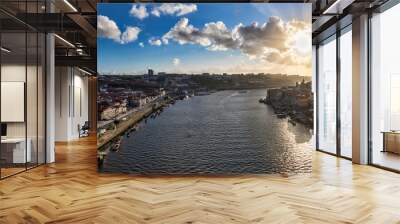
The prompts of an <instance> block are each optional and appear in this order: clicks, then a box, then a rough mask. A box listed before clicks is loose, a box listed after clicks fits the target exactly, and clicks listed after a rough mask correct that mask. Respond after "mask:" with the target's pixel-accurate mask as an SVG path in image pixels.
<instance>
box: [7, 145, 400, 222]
mask: <svg viewBox="0 0 400 224" xmlns="http://www.w3.org/2000/svg"><path fill="white" fill-rule="evenodd" d="M313 160H314V161H313V173H312V174H309V175H295V176H289V177H287V176H280V175H258V176H238V177H196V176H193V177H134V176H128V175H114V174H112V175H109V174H98V173H97V171H96V169H97V167H96V143H95V139H94V138H89V139H86V140H82V141H79V142H73V143H70V144H57V162H56V163H55V164H50V165H46V166H42V167H39V168H36V169H34V170H30V171H28V172H26V173H22V174H19V175H17V176H14V177H10V178H8V179H5V180H2V181H0V223H11V224H14V223H118V224H122V223H167V224H179V223H186V224H189V223H213V224H220V223H371V224H377V223H378V224H379V223H383V224H386V223H400V175H399V174H395V173H391V172H387V171H384V170H380V169H377V168H374V167H370V166H359V165H352V164H351V162H350V161H347V160H343V159H338V158H335V157H333V156H330V155H326V154H323V153H319V152H315V153H314V159H313Z"/></svg>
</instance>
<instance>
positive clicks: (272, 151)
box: [97, 3, 314, 175]
mask: <svg viewBox="0 0 400 224" xmlns="http://www.w3.org/2000/svg"><path fill="white" fill-rule="evenodd" d="M97 35H98V38H97V46H98V51H97V54H98V55H97V58H98V70H99V73H100V76H99V77H98V99H97V101H98V102H97V103H98V120H99V121H98V168H99V171H100V172H118V173H130V174H140V175H142V174H144V175H163V174H165V175H169V174H174V175H192V174H215V175H231V174H253V173H254V174H256V173H282V174H283V173H285V174H290V173H307V172H310V171H311V154H312V145H311V142H312V141H311V138H312V133H313V117H314V110H313V108H314V106H313V99H314V95H313V86H312V82H311V73H312V71H311V57H312V55H311V5H310V4H272V3H271V4H269V3H207V4H206V3H201V4H193V3H185V4H184V3H163V4H155V3H148V4H128V3H126V4H125V3H123V4H110V3H103V4H98V19H97Z"/></svg>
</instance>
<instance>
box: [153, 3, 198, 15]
mask: <svg viewBox="0 0 400 224" xmlns="http://www.w3.org/2000/svg"><path fill="white" fill-rule="evenodd" d="M195 11H197V5H196V4H183V3H163V4H161V5H160V6H158V7H155V8H154V9H153V10H152V11H151V14H152V15H154V16H157V17H159V16H160V15H161V14H164V15H176V16H183V15H186V14H189V13H192V12H195Z"/></svg>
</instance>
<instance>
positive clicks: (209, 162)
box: [100, 90, 312, 175]
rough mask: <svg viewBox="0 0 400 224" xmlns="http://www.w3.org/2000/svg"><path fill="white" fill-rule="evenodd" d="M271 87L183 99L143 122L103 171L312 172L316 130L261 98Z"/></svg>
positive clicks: (184, 173)
mask: <svg viewBox="0 0 400 224" xmlns="http://www.w3.org/2000/svg"><path fill="white" fill-rule="evenodd" d="M265 95H266V90H248V91H247V92H245V93H244V92H239V91H220V92H216V93H213V94H211V95H206V96H194V97H192V98H189V99H187V100H181V101H177V102H176V103H175V104H174V105H171V106H170V107H167V108H165V109H164V111H163V112H162V113H161V114H160V115H159V116H157V117H156V118H155V119H150V118H149V119H148V121H147V123H145V122H141V123H140V124H139V130H138V131H136V132H134V133H133V134H131V135H130V136H129V137H127V136H125V137H124V138H123V139H122V142H121V148H120V150H119V151H118V152H110V153H109V154H108V155H107V157H106V159H105V161H104V164H103V166H102V168H101V169H100V171H101V172H112V173H129V174H140V175H142V174H144V175H153V174H154V175H160V174H175V175H190V174H217V175H224V174H226V175H230V174H262V173H268V174H270V173H308V172H311V163H312V162H311V160H312V147H311V136H312V135H311V131H310V130H309V129H307V128H306V127H305V126H303V125H301V124H296V125H293V124H291V123H289V122H288V121H287V119H279V118H277V117H276V115H275V114H274V112H273V110H272V109H271V108H270V107H268V106H266V105H265V104H262V103H259V102H258V100H259V99H260V98H262V97H264V96H265Z"/></svg>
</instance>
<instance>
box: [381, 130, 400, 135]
mask: <svg viewBox="0 0 400 224" xmlns="http://www.w3.org/2000/svg"><path fill="white" fill-rule="evenodd" d="M381 133H383V134H395V135H400V131H381Z"/></svg>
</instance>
